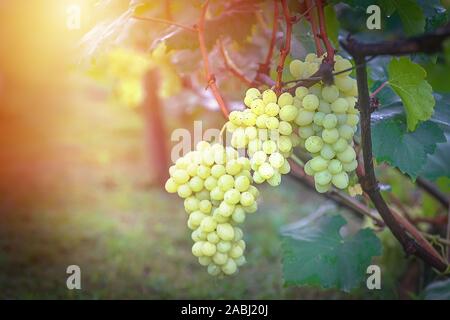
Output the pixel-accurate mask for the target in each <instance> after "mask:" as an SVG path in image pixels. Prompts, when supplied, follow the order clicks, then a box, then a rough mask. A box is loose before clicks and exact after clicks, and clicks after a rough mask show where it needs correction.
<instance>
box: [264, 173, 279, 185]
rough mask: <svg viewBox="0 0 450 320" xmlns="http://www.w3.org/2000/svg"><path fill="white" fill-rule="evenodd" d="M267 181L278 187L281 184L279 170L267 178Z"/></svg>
mask: <svg viewBox="0 0 450 320" xmlns="http://www.w3.org/2000/svg"><path fill="white" fill-rule="evenodd" d="M267 183H268V184H270V185H271V186H272V187H277V186H279V185H280V184H281V174H280V173H279V172H276V171H275V172H274V174H273V176H272V177H270V178H269V179H267Z"/></svg>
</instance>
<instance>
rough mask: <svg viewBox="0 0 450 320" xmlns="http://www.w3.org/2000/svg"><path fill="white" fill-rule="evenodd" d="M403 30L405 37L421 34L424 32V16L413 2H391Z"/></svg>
mask: <svg viewBox="0 0 450 320" xmlns="http://www.w3.org/2000/svg"><path fill="white" fill-rule="evenodd" d="M391 3H392V4H393V5H394V6H395V8H396V11H397V13H398V15H399V16H400V20H401V21H402V24H403V29H404V30H405V33H406V34H407V35H415V34H419V33H423V32H424V30H425V15H424V13H423V10H422V7H421V6H420V5H419V4H418V3H417V1H415V0H392V1H391Z"/></svg>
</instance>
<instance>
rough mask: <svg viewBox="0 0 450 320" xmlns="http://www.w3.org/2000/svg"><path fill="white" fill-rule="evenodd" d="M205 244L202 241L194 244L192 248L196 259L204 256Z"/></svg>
mask: <svg viewBox="0 0 450 320" xmlns="http://www.w3.org/2000/svg"><path fill="white" fill-rule="evenodd" d="M203 243H204V242H202V241H199V242H196V243H194V245H193V246H192V254H193V255H194V256H196V257H201V256H203V250H202V249H203Z"/></svg>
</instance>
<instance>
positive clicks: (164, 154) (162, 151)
mask: <svg viewBox="0 0 450 320" xmlns="http://www.w3.org/2000/svg"><path fill="white" fill-rule="evenodd" d="M159 82H160V77H159V73H158V71H157V70H156V69H152V70H150V71H149V72H147V74H146V75H145V77H144V89H145V97H144V101H143V104H142V108H143V110H144V121H145V128H146V130H145V135H146V137H145V138H146V144H147V156H148V162H149V166H150V170H151V173H152V174H151V177H152V184H153V183H154V184H158V185H159V186H164V184H165V182H166V180H167V178H168V176H169V173H168V170H169V163H170V159H169V150H168V147H167V142H166V137H167V135H166V128H165V122H164V120H165V119H164V116H163V112H162V107H163V106H162V102H161V99H160V97H159V94H158V89H159Z"/></svg>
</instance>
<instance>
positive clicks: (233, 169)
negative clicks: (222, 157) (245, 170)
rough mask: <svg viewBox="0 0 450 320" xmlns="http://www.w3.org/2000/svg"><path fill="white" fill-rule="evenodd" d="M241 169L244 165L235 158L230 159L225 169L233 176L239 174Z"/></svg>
mask: <svg viewBox="0 0 450 320" xmlns="http://www.w3.org/2000/svg"><path fill="white" fill-rule="evenodd" d="M241 170H242V166H241V165H240V163H239V162H238V161H237V160H234V159H232V160H230V161H228V162H227V164H226V165H225V171H226V172H227V174H229V175H232V176H234V175H236V174H238V173H239V172H240V171H241Z"/></svg>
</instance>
